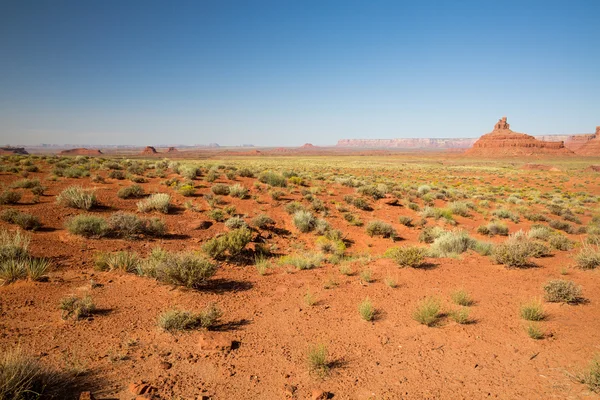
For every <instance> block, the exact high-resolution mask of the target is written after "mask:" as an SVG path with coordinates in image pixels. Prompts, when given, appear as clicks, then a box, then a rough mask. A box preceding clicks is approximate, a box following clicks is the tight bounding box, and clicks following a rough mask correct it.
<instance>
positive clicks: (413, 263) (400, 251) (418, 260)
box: [385, 246, 426, 268]
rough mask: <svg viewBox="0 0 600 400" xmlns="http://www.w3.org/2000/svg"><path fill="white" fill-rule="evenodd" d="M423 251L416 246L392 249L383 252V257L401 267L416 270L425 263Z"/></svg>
mask: <svg viewBox="0 0 600 400" xmlns="http://www.w3.org/2000/svg"><path fill="white" fill-rule="evenodd" d="M425 253H426V251H425V249H424V248H422V247H417V246H404V247H394V248H391V249H388V250H387V251H386V252H385V256H386V257H388V258H391V259H392V260H394V261H395V262H396V263H397V264H398V265H399V266H401V267H411V268H418V267H419V266H421V265H422V264H423V261H425Z"/></svg>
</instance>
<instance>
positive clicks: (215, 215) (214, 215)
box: [206, 208, 225, 222]
mask: <svg viewBox="0 0 600 400" xmlns="http://www.w3.org/2000/svg"><path fill="white" fill-rule="evenodd" d="M206 215H207V216H208V218H210V219H212V220H214V221H217V222H223V221H225V213H224V212H223V210H221V209H220V208H214V209H212V210H210V211H208V212H207V213H206Z"/></svg>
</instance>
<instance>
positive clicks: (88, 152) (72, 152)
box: [59, 147, 104, 156]
mask: <svg viewBox="0 0 600 400" xmlns="http://www.w3.org/2000/svg"><path fill="white" fill-rule="evenodd" d="M59 154H60V155H61V156H99V155H102V154H104V153H102V151H100V150H98V149H87V148H85V147H78V148H75V149H67V150H63V151H61V152H60V153H59Z"/></svg>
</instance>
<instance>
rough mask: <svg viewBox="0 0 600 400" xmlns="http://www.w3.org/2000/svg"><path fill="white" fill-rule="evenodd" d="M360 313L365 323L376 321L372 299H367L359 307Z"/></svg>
mask: <svg viewBox="0 0 600 400" xmlns="http://www.w3.org/2000/svg"><path fill="white" fill-rule="evenodd" d="M358 313H359V314H360V317H361V318H362V319H364V320H365V321H373V319H375V314H376V310H375V308H374V307H373V303H371V299H369V298H368V297H367V298H365V299H364V300H363V301H362V302H361V303H360V304H359V305H358Z"/></svg>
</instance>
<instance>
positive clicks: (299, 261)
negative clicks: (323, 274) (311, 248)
mask: <svg viewBox="0 0 600 400" xmlns="http://www.w3.org/2000/svg"><path fill="white" fill-rule="evenodd" d="M322 261H323V255H322V254H320V253H305V254H289V255H287V256H283V257H281V258H280V259H279V264H281V265H292V266H294V267H296V268H297V269H299V270H304V269H313V268H316V267H318V266H319V265H321V262H322Z"/></svg>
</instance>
